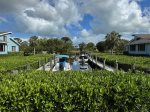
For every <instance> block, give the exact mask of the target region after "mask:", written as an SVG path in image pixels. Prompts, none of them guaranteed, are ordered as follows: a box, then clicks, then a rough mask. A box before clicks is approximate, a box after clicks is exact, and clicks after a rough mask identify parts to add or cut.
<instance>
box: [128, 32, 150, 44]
mask: <svg viewBox="0 0 150 112" xmlns="http://www.w3.org/2000/svg"><path fill="white" fill-rule="evenodd" d="M132 36H134V37H136V38H135V39H133V40H131V41H130V42H129V43H128V44H127V45H134V44H147V43H150V34H134V35H132Z"/></svg>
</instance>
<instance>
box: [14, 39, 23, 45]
mask: <svg viewBox="0 0 150 112" xmlns="http://www.w3.org/2000/svg"><path fill="white" fill-rule="evenodd" d="M14 40H15V41H17V42H18V43H19V44H21V43H22V40H21V39H20V38H14Z"/></svg>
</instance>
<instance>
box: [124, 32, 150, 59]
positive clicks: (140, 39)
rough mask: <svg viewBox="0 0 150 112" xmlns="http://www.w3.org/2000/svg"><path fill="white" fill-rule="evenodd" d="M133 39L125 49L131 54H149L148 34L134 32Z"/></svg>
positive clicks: (149, 38)
mask: <svg viewBox="0 0 150 112" xmlns="http://www.w3.org/2000/svg"><path fill="white" fill-rule="evenodd" d="M133 36H134V39H133V40H131V41H130V42H129V43H128V44H127V45H126V46H125V50H126V52H127V53H128V54H131V55H149V56H150V34H135V35H133Z"/></svg>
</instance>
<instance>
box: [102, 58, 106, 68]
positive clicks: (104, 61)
mask: <svg viewBox="0 0 150 112" xmlns="http://www.w3.org/2000/svg"><path fill="white" fill-rule="evenodd" d="M105 63H106V60H105V59H104V60H103V69H105Z"/></svg>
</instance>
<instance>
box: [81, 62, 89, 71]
mask: <svg viewBox="0 0 150 112" xmlns="http://www.w3.org/2000/svg"><path fill="white" fill-rule="evenodd" d="M80 70H89V65H88V63H84V64H80Z"/></svg>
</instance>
